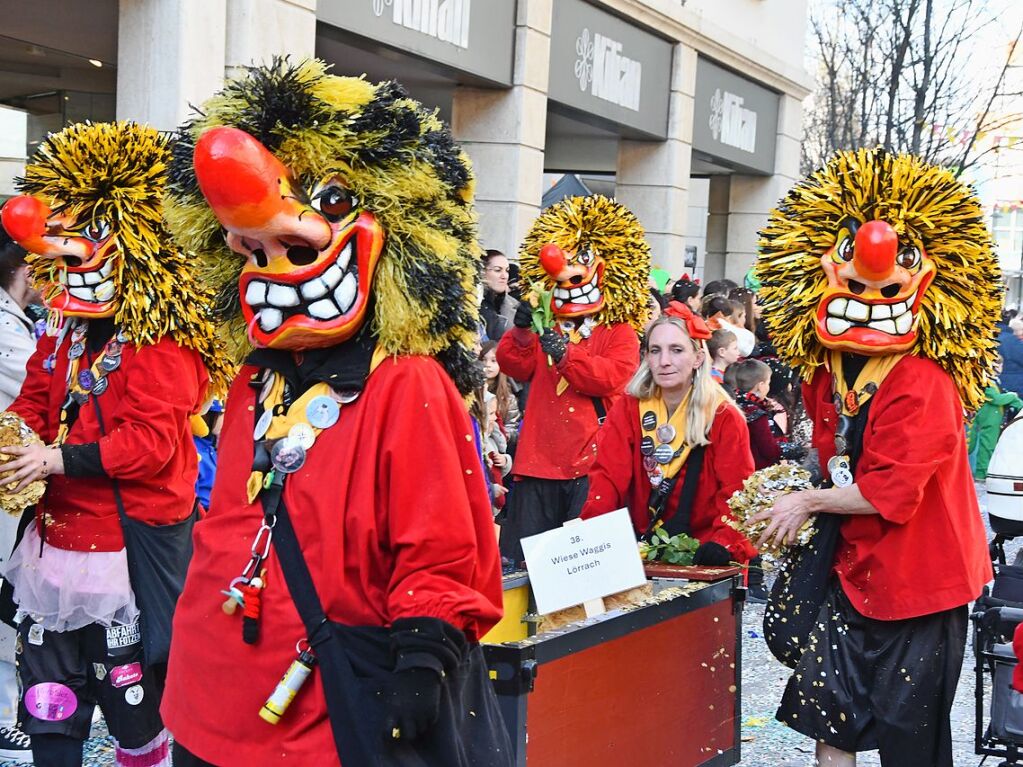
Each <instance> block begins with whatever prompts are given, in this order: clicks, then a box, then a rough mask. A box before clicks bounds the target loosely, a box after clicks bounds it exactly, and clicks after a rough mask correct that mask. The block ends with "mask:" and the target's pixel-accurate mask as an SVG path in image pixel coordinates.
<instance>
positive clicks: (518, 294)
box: [508, 261, 522, 301]
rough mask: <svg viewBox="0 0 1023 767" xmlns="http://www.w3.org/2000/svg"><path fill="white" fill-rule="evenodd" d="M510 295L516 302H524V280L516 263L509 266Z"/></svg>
mask: <svg viewBox="0 0 1023 767" xmlns="http://www.w3.org/2000/svg"><path fill="white" fill-rule="evenodd" d="M508 295H509V296H511V297H512V298H514V299H515V300H516V301H521V300H522V278H521V276H520V274H519V265H518V264H517V263H515V262H514V261H513V262H511V263H510V264H508Z"/></svg>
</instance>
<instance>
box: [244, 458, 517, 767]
mask: <svg viewBox="0 0 1023 767" xmlns="http://www.w3.org/2000/svg"><path fill="white" fill-rule="evenodd" d="M283 492H284V477H283V476H281V475H280V474H279V473H276V472H275V476H274V479H273V481H272V482H271V484H270V486H269V487H268V488H267V489H266V490H264V491H263V493H262V494H261V495H260V500H261V502H262V504H263V514H264V516H265V518H266V520H267V524H271V523H272V524H273V531H274V534H273V546H274V550H275V551H276V552H277V557H278V560H279V561H280V565H281V570H282V572H283V573H284V580H285V582H286V583H287V585H288V591H289V592H290V593H291V599H292V601H293V602H294V603H295V608H296V609H297V611H298V614H299V617H301V619H302V623H303V625H304V626H305V629H306V634H307V636H306V639H307V641H308V642H309V645H310V647H311V648H312V649H313V652H314V653H315V655H316V657H317V660H318V661H319V663H318V671H317V672H316V673H317V675H318V676H319V677H320V680H321V683H322V685H323V695H324V698H325V699H326V703H327V717H328V719H329V720H330V728H331V732H332V733H333V736H334V746H335V748H336V750H337V754H338V757H339V758H340V760H341V763H342V764H345V765H349V764H350V765H357V766H358V767H400V766H407V767H419V766H421V765H426V764H430V765H434V764H436V765H444V766H445V767H481V766H482V765H487V767H512V764H513V762H512V753H511V744H510V740H509V737H508V733H507V731H506V730H505V727H504V721H503V719H502V718H501V712H500V710H499V708H498V704H497V697H496V696H495V694H494V690H493V687H492V685H491V683H490V679H489V675H488V673H487V669H486V665H485V663H484V660H483V652H482V650H481V649H480V647H479V645H472V646H470V647H469V648H468V649H467V651H466V654H465V656H464V657H463V658H462V659H461V662H460V663H459V664H458V666H457V667H456V668H455V669H453V670H452V671H450V672H448V673H447V674H446V680H445V684H444V685H443V687H442V692H441V704H440V716H439V717H438V719H437V722H436V724H434V726H433V727H432V729H431V730H430V731H429V732H428V733H427V734H426V735H425V736H423V737H421V738H419V739H418V740H415V741H412V742H406V741H391V742H388V741H385V740H384V738H383V736H382V735H381V729H382V723H383V716H384V710H383V704H382V701H381V696H380V692H381V691H382V690H383V689H385V687H386V685H387V684H388V682H389V680H390V677H391V672H392V671H393V669H394V665H395V657H394V652H393V651H392V649H391V643H390V630H389V629H387V628H385V627H383V626H348V625H345V624H343V623H337V622H335V621H332V620H330V619H329V618H328V617H327V615H326V613H325V612H324V610H323V605H322V603H321V601H320V598H319V595H318V594H317V592H316V586H315V584H314V583H313V579H312V575H311V573H310V571H309V566H308V564H307V563H306V561H305V557H304V556H303V554H302V548H301V546H300V544H299V541H298V538H297V537H296V535H295V528H294V526H293V525H292V524H291V519H290V517H289V515H288V509H287V507H286V506H285V504H284V499H283V497H282V496H283Z"/></svg>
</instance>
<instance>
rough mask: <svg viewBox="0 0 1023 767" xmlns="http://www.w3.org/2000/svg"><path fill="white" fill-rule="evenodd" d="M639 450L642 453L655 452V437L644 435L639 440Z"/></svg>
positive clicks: (647, 454) (648, 454)
mask: <svg viewBox="0 0 1023 767" xmlns="http://www.w3.org/2000/svg"><path fill="white" fill-rule="evenodd" d="M639 452H640V453H641V454H642V455H646V456H650V455H653V454H654V438H653V437H650V436H646V437H643V439H641V440H640V441H639Z"/></svg>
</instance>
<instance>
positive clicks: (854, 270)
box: [816, 219, 935, 355]
mask: <svg viewBox="0 0 1023 767" xmlns="http://www.w3.org/2000/svg"><path fill="white" fill-rule="evenodd" d="M821 266H822V268H823V269H824V272H825V274H826V275H827V278H828V287H827V289H826V290H825V291H824V295H823V297H822V298H821V301H820V303H819V304H818V308H817V322H816V332H817V337H818V338H819V339H820V341H821V343H822V344H823V345H824V346H826V347H828V348H830V349H837V350H840V351H848V352H855V353H858V354H866V355H882V354H895V353H900V352H904V351H908V350H909V349H910V348H912V346H913V344H914V343H915V342H916V337H917V324H918V321H919V308H920V301H921V299H922V297H923V295H924V292H925V291H926V290H927V287H928V286H929V285H930V283H931V281H932V280H933V278H934V274H935V266H934V262H933V261H932V260H931V259H930V258H929V257H928V256H927V254H926V253H925V252H924V250H923V247H922V246H920V245H919V244H916V243H912V242H904V241H901V240H900V237H899V235H898V234H897V233H896V232H895V230H894V228H893V227H892V226H891V225H890V224H888V223H887V222H885V221H880V220H874V221H867V222H860V221H857V220H855V219H846V220H845V221H843V222H842V223H841V225H840V227H839V232H838V236H837V238H836V241H835V246H834V247H833V248H832V249H831V250H829V251H828V252H827V253H825V254H824V256H823V257H822V258H821Z"/></svg>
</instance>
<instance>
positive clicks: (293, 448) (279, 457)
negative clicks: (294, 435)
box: [270, 437, 305, 474]
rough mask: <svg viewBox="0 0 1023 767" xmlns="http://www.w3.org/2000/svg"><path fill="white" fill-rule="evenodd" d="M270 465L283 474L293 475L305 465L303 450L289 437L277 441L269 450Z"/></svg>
mask: <svg viewBox="0 0 1023 767" xmlns="http://www.w3.org/2000/svg"><path fill="white" fill-rule="evenodd" d="M270 463H272V464H273V465H274V468H275V469H277V471H279V472H281V473H283V474H294V473H295V472H296V471H298V470H299V469H301V468H302V467H303V466H304V465H305V448H304V447H302V446H301V445H300V444H298V442H296V441H295V440H293V439H291V438H290V437H285V438H284V439H279V440H277V441H276V442H275V443H274V446H273V447H272V448H270Z"/></svg>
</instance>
